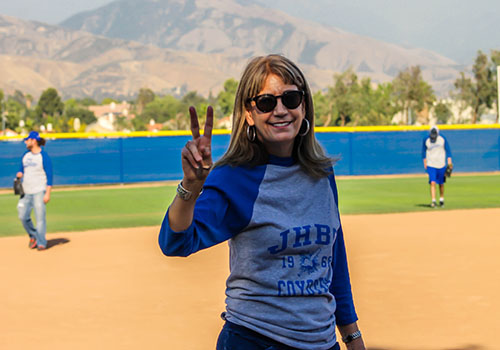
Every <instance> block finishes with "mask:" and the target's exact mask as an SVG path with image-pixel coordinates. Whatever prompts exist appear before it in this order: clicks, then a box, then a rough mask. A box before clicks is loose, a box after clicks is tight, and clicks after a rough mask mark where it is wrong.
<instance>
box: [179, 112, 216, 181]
mask: <svg viewBox="0 0 500 350" xmlns="http://www.w3.org/2000/svg"><path fill="white" fill-rule="evenodd" d="M189 114H190V116H191V134H192V135H193V139H192V140H190V141H188V142H187V143H186V145H185V146H184V148H183V149H182V151H181V158H182V171H183V172H184V179H183V185H184V187H185V188H187V189H190V187H194V188H193V190H194V189H195V188H197V187H201V186H203V183H204V182H205V179H206V178H207V176H208V173H209V172H210V169H211V167H212V129H213V123H214V111H213V108H212V107H211V106H208V108H207V120H206V122H205V130H204V132H203V136H200V124H199V123H198V115H197V113H196V109H195V108H194V107H193V106H191V107H189ZM200 185H201V186H200Z"/></svg>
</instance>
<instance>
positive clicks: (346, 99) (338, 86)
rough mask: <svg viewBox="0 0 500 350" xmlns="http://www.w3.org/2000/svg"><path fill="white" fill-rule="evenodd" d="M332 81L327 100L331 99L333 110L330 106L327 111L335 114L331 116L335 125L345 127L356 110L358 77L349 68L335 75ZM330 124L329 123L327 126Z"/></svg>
mask: <svg viewBox="0 0 500 350" xmlns="http://www.w3.org/2000/svg"><path fill="white" fill-rule="evenodd" d="M334 80H335V83H334V86H333V87H330V88H329V89H328V93H327V98H328V99H331V101H332V102H333V104H334V105H335V108H333V106H332V107H331V108H327V110H329V111H330V112H331V113H333V112H336V113H335V115H332V117H333V118H335V119H334V124H335V125H339V126H345V125H346V124H347V123H348V122H350V121H351V118H352V116H353V114H354V112H355V109H356V97H357V93H358V91H359V85H358V76H357V75H356V73H354V72H353V70H352V69H351V68H349V69H348V70H347V71H345V72H344V73H342V74H336V75H335V76H334ZM330 123H331V121H329V123H328V124H330Z"/></svg>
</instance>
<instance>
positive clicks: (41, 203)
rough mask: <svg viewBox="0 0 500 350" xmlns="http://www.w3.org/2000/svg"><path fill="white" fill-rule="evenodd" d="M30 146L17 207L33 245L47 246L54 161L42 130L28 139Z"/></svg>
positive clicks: (31, 246)
mask: <svg viewBox="0 0 500 350" xmlns="http://www.w3.org/2000/svg"><path fill="white" fill-rule="evenodd" d="M24 143H25V144H26V148H27V149H28V150H27V151H26V152H25V153H24V155H23V157H22V159H21V166H20V169H19V172H18V173H17V175H16V176H17V178H22V179H23V189H24V196H23V197H22V198H21V199H19V203H18V204H17V211H18V214H19V219H20V220H21V222H22V224H23V227H24V229H25V230H26V232H27V233H28V235H29V237H30V241H29V247H30V248H31V249H34V248H37V249H38V250H45V249H46V248H47V239H46V238H45V233H46V231H47V229H46V226H47V225H46V219H45V211H46V209H45V205H46V204H47V203H48V202H49V201H50V192H51V190H52V161H51V160H50V157H49V155H48V154H47V153H46V152H45V151H44V150H43V149H42V147H41V146H43V145H45V140H44V139H43V138H41V137H40V135H39V134H38V132H36V131H32V132H30V133H29V135H28V137H26V138H25V139H24ZM32 209H34V210H35V219H36V227H35V226H34V225H33V221H32V220H31V210H32Z"/></svg>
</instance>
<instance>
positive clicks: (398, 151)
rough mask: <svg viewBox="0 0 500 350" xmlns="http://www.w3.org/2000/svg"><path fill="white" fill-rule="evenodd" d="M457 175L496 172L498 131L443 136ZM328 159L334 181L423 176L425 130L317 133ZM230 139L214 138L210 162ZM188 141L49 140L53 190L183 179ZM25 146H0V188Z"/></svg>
mask: <svg viewBox="0 0 500 350" xmlns="http://www.w3.org/2000/svg"><path fill="white" fill-rule="evenodd" d="M441 134H442V135H444V136H445V137H446V138H447V140H448V142H449V143H450V146H451V150H452V154H453V163H454V165H455V169H454V170H455V171H456V172H490V171H500V147H499V144H500V128H492V129H459V130H442V131H441ZM316 135H317V138H318V140H319V141H320V143H321V144H322V145H323V146H324V147H325V149H326V150H327V152H328V154H329V155H331V156H334V157H338V158H339V161H338V162H337V164H336V165H335V173H336V174H337V175H387V174H422V173H424V169H423V163H422V157H421V150H422V142H423V139H424V138H425V137H426V136H427V135H428V131H427V130H410V131H372V132H359V131H357V132H318V133H316ZM229 138H230V135H229V134H214V135H213V136H212V153H213V157H214V159H218V158H220V157H221V156H222V154H223V153H224V151H225V150H226V148H227V145H228V144H229ZM189 139H191V137H190V136H187V135H181V136H147V137H117V138H94V139H89V138H83V139H82V138H80V139H76V138H75V139H69V138H65V139H53V140H51V139H48V140H47V144H46V146H45V150H46V151H47V153H48V154H49V155H50V157H51V158H52V163H53V167H54V185H81V184H106V183H133V182H147V181H165V180H176V179H180V178H182V168H181V160H180V151H181V149H182V147H183V146H184V144H185V143H186V142H187V141H188V140H189ZM25 150H26V149H25V145H24V142H23V141H20V140H11V141H0V187H2V188H7V187H11V186H12V180H13V179H14V177H15V174H16V172H17V171H18V169H19V166H20V160H21V157H22V155H23V153H24V152H25Z"/></svg>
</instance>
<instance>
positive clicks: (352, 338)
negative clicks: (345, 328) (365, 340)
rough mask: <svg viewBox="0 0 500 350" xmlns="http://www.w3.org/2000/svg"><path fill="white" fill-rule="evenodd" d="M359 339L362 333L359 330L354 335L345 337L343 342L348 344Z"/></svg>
mask: <svg viewBox="0 0 500 350" xmlns="http://www.w3.org/2000/svg"><path fill="white" fill-rule="evenodd" d="M358 338H361V331H360V330H357V331H356V332H354V333H351V334H348V335H346V336H345V337H342V341H343V342H344V343H346V344H347V343H350V342H352V341H353V340H354V339H358Z"/></svg>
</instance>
